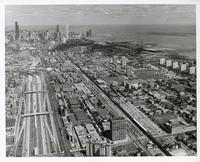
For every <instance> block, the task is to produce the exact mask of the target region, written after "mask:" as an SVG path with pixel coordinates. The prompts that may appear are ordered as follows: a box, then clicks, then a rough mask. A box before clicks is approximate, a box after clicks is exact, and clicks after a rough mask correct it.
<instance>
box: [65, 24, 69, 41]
mask: <svg viewBox="0 0 200 162" xmlns="http://www.w3.org/2000/svg"><path fill="white" fill-rule="evenodd" d="M65 30H66V33H65V34H66V39H69V26H68V24H66V29H65Z"/></svg>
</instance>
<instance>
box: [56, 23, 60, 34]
mask: <svg viewBox="0 0 200 162" xmlns="http://www.w3.org/2000/svg"><path fill="white" fill-rule="evenodd" d="M59 32H60V29H59V25H58V24H57V25H56V33H59Z"/></svg>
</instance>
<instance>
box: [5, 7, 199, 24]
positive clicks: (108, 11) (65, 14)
mask: <svg viewBox="0 0 200 162" xmlns="http://www.w3.org/2000/svg"><path fill="white" fill-rule="evenodd" d="M15 21H18V23H19V24H21V25H22V26H28V25H32V26H35V25H51V24H52V25H56V24H60V25H64V24H69V25H108V24H109V25H129V24H130V25H146V24H147V25H148V24H150V25H156V24H158V25H162V24H163V25H173V24H177V25H195V24H196V9H195V5H182V4H181V5H175V4H166V5H146V4H145V5H6V7H5V26H12V25H14V22H15Z"/></svg>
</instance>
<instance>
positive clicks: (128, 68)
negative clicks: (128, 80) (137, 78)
mask: <svg viewBox="0 0 200 162" xmlns="http://www.w3.org/2000/svg"><path fill="white" fill-rule="evenodd" d="M126 76H127V77H130V76H131V66H127V67H126Z"/></svg>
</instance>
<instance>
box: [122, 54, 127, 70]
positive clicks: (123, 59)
mask: <svg viewBox="0 0 200 162" xmlns="http://www.w3.org/2000/svg"><path fill="white" fill-rule="evenodd" d="M121 64H122V68H125V67H126V65H127V58H126V57H125V56H122V58H121Z"/></svg>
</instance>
